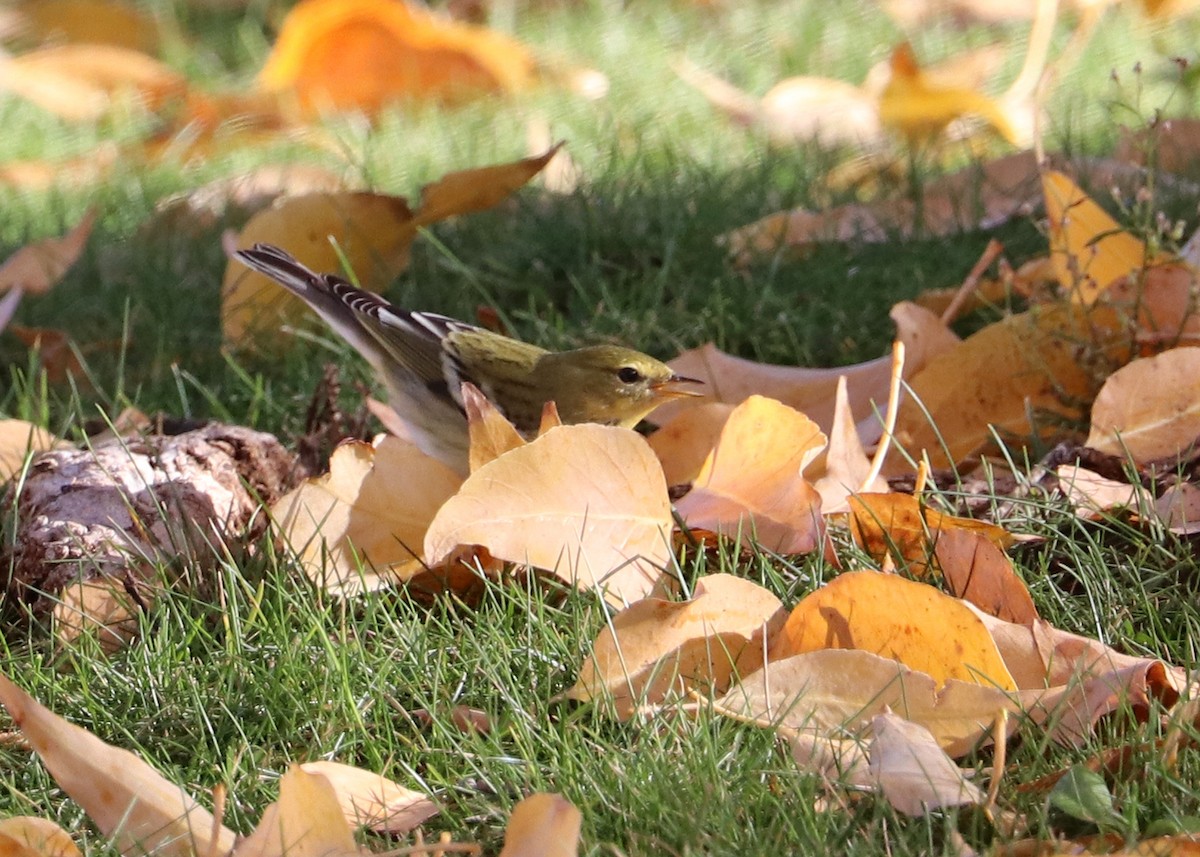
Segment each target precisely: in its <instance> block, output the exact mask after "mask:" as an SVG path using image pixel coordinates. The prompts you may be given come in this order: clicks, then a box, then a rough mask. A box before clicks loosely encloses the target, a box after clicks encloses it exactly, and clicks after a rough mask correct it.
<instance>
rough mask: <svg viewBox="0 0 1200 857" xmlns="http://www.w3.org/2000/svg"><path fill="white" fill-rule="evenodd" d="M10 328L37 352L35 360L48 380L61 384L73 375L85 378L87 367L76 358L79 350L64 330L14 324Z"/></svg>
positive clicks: (84, 379)
mask: <svg viewBox="0 0 1200 857" xmlns="http://www.w3.org/2000/svg"><path fill="white" fill-rule="evenodd" d="M9 330H10V331H11V332H12V335H13V336H15V337H16V338H17V339H19V340H21V341H22V342H23V343H25V345H27V346H28V347H29V349H30V350H31V351H34V352H36V353H37V359H38V364H39V365H40V366H41V367H42V369H43V371H45V373H46V379H47V380H48V381H49V382H50V383H51V384H63V383H66V382H67V381H68V380H70V379H72V378H75V379H78V380H79V381H80V382H81V383H86V382H87V377H88V374H87V370H86V369H84V367H83V363H82V362H81V361H80V359H79V353H78V351H77V350H76V348H75V347H74V345H73V344H72V343H71V338H70V336H68V335H67V333H66V331H62V330H55V329H53V328H49V327H25V325H23V324H14V325H12V326H11V327H10V328H9Z"/></svg>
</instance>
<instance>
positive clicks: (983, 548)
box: [934, 527, 1038, 624]
mask: <svg viewBox="0 0 1200 857" xmlns="http://www.w3.org/2000/svg"><path fill="white" fill-rule="evenodd" d="M934 556H935V557H936V559H937V564H938V568H939V569H940V570H941V572H942V578H943V580H944V581H945V584H946V591H947V592H949V593H950V594H951V595H953V596H954V597H956V598H961V599H963V600H964V601H970V602H971V603H972V604H974V605H975V606H976V607H978V608H979V609H981V610H983V611H984V612H985V613H990V614H991V615H992V616H998V617H1000V618H1001V619H1004V620H1005V621H1007V622H1018V623H1020V624H1029V623H1030V622H1033V621H1035V620H1036V619H1037V618H1038V613H1037V607H1035V606H1034V603H1033V598H1032V597H1031V596H1030V594H1029V589H1028V588H1027V587H1026V586H1025V582H1024V581H1023V580H1021V578H1020V576H1018V574H1017V572H1016V570H1015V569H1014V568H1013V564H1012V560H1010V559H1009V558H1008V556H1007V555H1006V554H1005V553H1004V551H1003V550H1001V549H1000V547H999V546H997V545H996V543H995V542H993V541H992V540H991V539H989V538H988V537H987V535H986V534H985V533H982V532H979V531H977V530H964V529H959V528H957V527H946V528H943V529H942V530H941V531H940V532H939V533H938V535H937V541H936V543H935V545H934Z"/></svg>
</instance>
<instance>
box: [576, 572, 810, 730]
mask: <svg viewBox="0 0 1200 857" xmlns="http://www.w3.org/2000/svg"><path fill="white" fill-rule="evenodd" d="M785 619H786V613H785V612H784V609H783V604H782V602H780V600H779V599H778V598H776V597H775V596H774V595H773V594H772V593H770V592H768V591H767V590H766V589H763V588H762V587H761V586H759V585H758V584H756V583H753V582H751V581H749V580H744V579H742V578H738V577H734V576H732V575H729V574H711V575H708V576H707V577H704V578H701V580H700V582H699V583H698V584H697V585H696V591H695V594H694V597H693V598H692V599H691V600H690V601H664V600H661V599H657V598H644V599H642V600H641V601H637V602H635V603H634V604H631V605H630V606H629V607H627V608H626V609H624V610H622V611H621V612H620V613H618V614H617V615H616V616H614V617H613V620H612V622H611V624H610V625H608V626H606V627H605V628H604V630H602V631H601V632H600V636H598V637H597V638H596V642H595V643H594V644H593V646H592V653H591V655H589V656H588V658H587V660H585V661H584V663H583V666H582V667H580V670H579V679H578V680H577V681H576V682H575V684H574V686H572V687H571V689H570V690H568V691H567V692H566V693H565V694H564V695H565V696H566V697H567V698H568V699H578V700H583V701H590V700H595V699H610V700H611V701H612V702H613V704H614V706H615V707H616V712H617V716H618V717H621V718H622V719H625V718H628V717H630V716H632V715H633V714H634V713H635V712H636V711H637V710H638V708H639V707H640V706H654V705H660V704H662V703H663V702H665V701H667V700H668V699H669V698H671V696H672V694H676V695H682V694H684V693H686V692H687V690H689V689H695V690H698V691H700V692H701V693H703V694H708V693H713V692H715V693H722V692H724V691H725V689H726V688H728V687H729V684H730V682H731V681H732V680H733V679H735V678H736V677H737V676H739V675H748V674H750V673H751V672H753V671H754V670H756V669H758V668H759V667H760V666H761V665H762V662H763V656H764V653H765V652H766V650H767V647H768V646H769V644H770V641H771V639H772V637H774V635H775V634H776V632H778V630H779V629H780V627H782V625H783V622H784V620H785Z"/></svg>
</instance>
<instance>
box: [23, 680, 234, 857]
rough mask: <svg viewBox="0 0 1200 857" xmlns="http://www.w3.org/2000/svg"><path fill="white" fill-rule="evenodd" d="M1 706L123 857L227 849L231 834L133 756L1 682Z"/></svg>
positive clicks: (186, 856)
mask: <svg viewBox="0 0 1200 857" xmlns="http://www.w3.org/2000/svg"><path fill="white" fill-rule="evenodd" d="M0 704H3V705H4V707H5V708H7V709H8V713H9V716H11V717H12V719H13V722H14V723H15V724H16V726H17V727H18V728H19V729H20V730H21V732H22V734H24V736H25V739H26V740H27V741H28V742H29V744H30V746H31V747H33V749H34V751H35V752H36V753H37V754H38V756H40V757H41V759H42V763H43V764H44V765H45V766H46V769H47V770H48V771H49V772H50V774H51V776H53V777H54V779H55V781H56V782H57V783H58V785H59V787H60V788H62V790H63V791H64V792H66V793H67V794H68V795H69V796H70V797H71V799H72V800H74V801H75V802H76V803H77V804H79V805H80V806H81V807H83V810H84V811H85V812H86V813H87V814H88V816H89V817H90V818H91V819H92V821H93V822H95V824H96V826H97V827H98V828H100V830H101V831H103V832H104V834H105V835H106V836H111V837H113V839H114V840H115V843H116V847H117V849H118V850H119V851H120V852H121V853H122V854H125V855H128V857H133V855H137V854H145V853H154V854H159V855H163V857H195V855H197V854H226V853H228V852H229V851H231V850H232V849H233V845H234V840H235V838H236V837H235V834H234V833H233V831H232V830H229V829H227V828H226V827H224V826H222V825H217V824H214V822H213V817H212V814H211V813H210V812H208V810H206V809H204V808H203V807H201V806H200V805H199V804H198V803H196V801H195V800H194V799H193V798H192V797H191V796H190V795H188V794H187V793H186V792H185V791H184V790H183V789H182V788H181V787H180V786H177V785H175V784H174V783H172V782H170V781H169V780H167V779H165V778H164V777H163V776H161V775H160V774H158V773H157V772H156V771H155V770H154V769H153V768H151V767H150V766H149V765H147V764H146V763H145V762H143V761H142V760H141V759H139V758H138V757H137V756H135V755H134V754H133V753H130V752H128V751H127V750H120V749H118V748H116V747H113V746H111V745H109V744H106V743H105V742H103V741H101V740H100V739H99V738H97V737H96V736H95V735H93V734H92V733H91V732H88V731H87V730H86V729H81V728H80V727H78V726H74V725H72V724H70V723H68V722H67V721H65V720H63V719H62V718H61V717H59V716H57V715H56V714H54V713H53V712H51V711H49V710H48V709H46V708H45V707H43V706H42V705H41V704H39V703H38V702H37V701H36V700H35V699H33V697H31V696H29V694H27V693H25V692H24V691H23V690H21V689H20V688H18V687H17V686H16V685H15V684H13V683H12V682H11V681H9V679H8V677H7V676H5V675H3V674H0ZM214 834H215V836H216V838H215V839H213V838H212V837H213V835H214Z"/></svg>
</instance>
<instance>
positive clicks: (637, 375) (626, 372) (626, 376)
mask: <svg viewBox="0 0 1200 857" xmlns="http://www.w3.org/2000/svg"><path fill="white" fill-rule="evenodd" d="M617 377H618V378H620V379H621V383H622V384H636V383H637V382H638V381H640V380H642V373H641V372H639V371H638V370H637V369H635V368H634V367H632V366H622V367H621V368H620V369H618V370H617Z"/></svg>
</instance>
